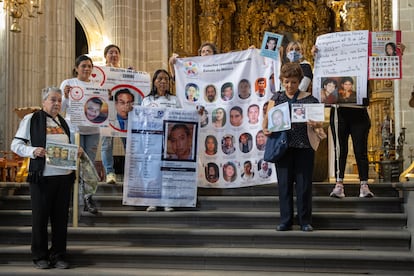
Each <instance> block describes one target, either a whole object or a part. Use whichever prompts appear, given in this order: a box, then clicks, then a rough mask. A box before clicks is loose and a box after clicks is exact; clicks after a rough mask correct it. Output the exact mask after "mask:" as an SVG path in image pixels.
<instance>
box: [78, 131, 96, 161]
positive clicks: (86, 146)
mask: <svg viewBox="0 0 414 276" xmlns="http://www.w3.org/2000/svg"><path fill="white" fill-rule="evenodd" d="M79 144H80V146H81V147H82V148H83V150H84V151H85V153H86V154H87V155H88V156H89V159H91V161H92V163H93V162H95V159H96V152H97V151H98V144H99V134H89V135H83V134H81V135H80V141H79Z"/></svg>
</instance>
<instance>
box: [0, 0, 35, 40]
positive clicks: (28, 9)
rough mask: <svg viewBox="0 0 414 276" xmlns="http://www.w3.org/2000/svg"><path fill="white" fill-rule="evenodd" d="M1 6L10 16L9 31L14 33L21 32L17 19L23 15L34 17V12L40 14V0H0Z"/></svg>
mask: <svg viewBox="0 0 414 276" xmlns="http://www.w3.org/2000/svg"><path fill="white" fill-rule="evenodd" d="M0 3H3V8H4V10H5V11H6V13H7V14H8V15H10V17H11V18H12V24H11V26H10V31H11V32H14V33H20V32H21V26H20V23H19V20H20V19H21V18H22V17H23V16H24V15H27V17H35V15H36V14H42V13H43V10H42V0H0Z"/></svg>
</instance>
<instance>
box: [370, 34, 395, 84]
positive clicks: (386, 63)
mask: <svg viewBox="0 0 414 276" xmlns="http://www.w3.org/2000/svg"><path fill="white" fill-rule="evenodd" d="M400 43H401V31H382V32H370V43H369V71H368V72H369V79H371V80H374V79H377V80H381V79H401V78H402V70H401V68H402V64H401V63H402V53H401V50H400V49H399V48H398V47H397V45H399V44H400Z"/></svg>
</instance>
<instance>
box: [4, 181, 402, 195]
mask: <svg viewBox="0 0 414 276" xmlns="http://www.w3.org/2000/svg"><path fill="white" fill-rule="evenodd" d="M334 185H335V184H334V183H327V182H314V183H313V195H314V196H325V195H326V196H328V195H329V194H330V192H331V190H332V188H333V187H334ZM398 187H399V185H398V183H390V182H381V183H372V184H370V188H371V190H372V192H373V193H374V194H375V195H376V196H377V197H398V190H397V189H396V188H398ZM122 189H123V185H122V183H118V184H115V185H114V184H106V183H104V182H100V183H99V185H98V190H97V195H121V196H122ZM24 194H26V195H28V194H29V184H28V183H26V182H23V183H17V182H0V195H24ZM345 194H346V195H347V196H348V197H356V196H358V195H359V184H358V183H346V184H345ZM198 195H200V196H224V195H227V196H270V195H275V196H277V195H278V191H277V184H276V183H273V184H265V185H257V186H251V187H242V188H234V189H216V188H198Z"/></svg>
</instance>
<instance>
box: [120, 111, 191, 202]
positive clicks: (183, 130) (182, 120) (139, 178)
mask: <svg viewBox="0 0 414 276" xmlns="http://www.w3.org/2000/svg"><path fill="white" fill-rule="evenodd" d="M129 116H130V117H129V124H128V136H127V146H126V155H125V176H124V194H123V204H125V205H138V206H164V207H165V206H167V207H194V206H195V204H196V195H197V158H196V153H197V146H198V145H197V143H198V136H199V133H198V129H199V115H198V113H197V111H196V110H192V111H189V110H183V109H168V108H156V107H141V106H135V107H134V109H133V111H132V112H130V113H129Z"/></svg>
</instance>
